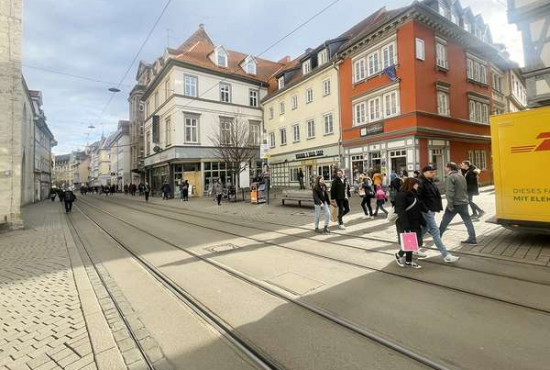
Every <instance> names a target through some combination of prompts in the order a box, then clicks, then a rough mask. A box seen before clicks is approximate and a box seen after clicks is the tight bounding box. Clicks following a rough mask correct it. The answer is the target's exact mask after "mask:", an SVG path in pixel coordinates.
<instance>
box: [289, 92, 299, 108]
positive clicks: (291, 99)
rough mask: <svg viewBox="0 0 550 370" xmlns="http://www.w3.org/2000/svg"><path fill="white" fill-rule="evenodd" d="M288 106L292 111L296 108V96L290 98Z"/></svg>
mask: <svg viewBox="0 0 550 370" xmlns="http://www.w3.org/2000/svg"><path fill="white" fill-rule="evenodd" d="M290 105H291V108H292V110H294V109H297V108H298V95H292V98H290Z"/></svg>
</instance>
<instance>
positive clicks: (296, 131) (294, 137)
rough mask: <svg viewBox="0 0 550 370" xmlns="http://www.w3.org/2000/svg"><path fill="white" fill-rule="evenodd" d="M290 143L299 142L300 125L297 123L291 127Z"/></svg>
mask: <svg viewBox="0 0 550 370" xmlns="http://www.w3.org/2000/svg"><path fill="white" fill-rule="evenodd" d="M292 142H293V143H299V142H300V124H299V123H296V124H294V125H292Z"/></svg>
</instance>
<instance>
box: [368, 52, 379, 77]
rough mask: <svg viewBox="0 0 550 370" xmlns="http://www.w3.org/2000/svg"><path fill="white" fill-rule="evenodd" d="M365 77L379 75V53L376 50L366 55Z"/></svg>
mask: <svg viewBox="0 0 550 370" xmlns="http://www.w3.org/2000/svg"><path fill="white" fill-rule="evenodd" d="M367 64H368V70H367V77H370V76H374V75H376V74H378V73H380V51H379V50H376V51H373V52H372V53H370V54H369V55H367Z"/></svg>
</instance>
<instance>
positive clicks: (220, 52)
mask: <svg viewBox="0 0 550 370" xmlns="http://www.w3.org/2000/svg"><path fill="white" fill-rule="evenodd" d="M220 58H222V59H220ZM228 59H229V58H228V57H227V53H226V52H225V50H224V49H223V48H222V47H219V48H217V49H216V64H217V65H218V66H219V67H225V68H227V63H228Z"/></svg>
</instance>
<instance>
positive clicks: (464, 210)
mask: <svg viewBox="0 0 550 370" xmlns="http://www.w3.org/2000/svg"><path fill="white" fill-rule="evenodd" d="M445 172H446V173H447V178H446V179H445V192H446V196H447V208H446V209H445V214H444V215H443V220H441V225H439V233H440V235H441V236H443V233H444V232H445V230H447V226H449V224H450V223H451V221H452V220H453V218H454V217H455V216H456V214H457V213H458V214H459V215H460V218H462V221H463V222H464V225H466V229H467V230H468V239H466V240H464V241H462V242H461V243H463V244H470V245H476V244H477V238H476V231H475V229H474V224H473V223H472V219H471V218H470V212H469V211H468V204H469V201H468V185H467V184H466V178H465V177H464V176H462V175H461V174H459V173H458V166H457V165H456V163H454V162H450V163H448V164H447V166H446V167H445Z"/></svg>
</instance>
